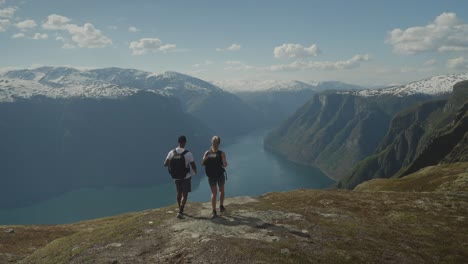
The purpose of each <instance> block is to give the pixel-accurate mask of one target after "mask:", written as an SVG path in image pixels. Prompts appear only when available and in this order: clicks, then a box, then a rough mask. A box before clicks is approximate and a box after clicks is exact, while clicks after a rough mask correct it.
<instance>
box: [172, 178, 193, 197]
mask: <svg viewBox="0 0 468 264" xmlns="http://www.w3.org/2000/svg"><path fill="white" fill-rule="evenodd" d="M175 185H176V189H177V193H186V192H187V193H189V192H191V191H192V178H188V179H182V180H175Z"/></svg>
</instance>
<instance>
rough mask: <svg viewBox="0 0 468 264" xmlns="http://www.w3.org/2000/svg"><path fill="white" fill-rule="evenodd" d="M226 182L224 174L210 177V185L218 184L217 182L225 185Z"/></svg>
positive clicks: (219, 184)
mask: <svg viewBox="0 0 468 264" xmlns="http://www.w3.org/2000/svg"><path fill="white" fill-rule="evenodd" d="M225 182H226V178H225V177H224V175H221V176H219V177H213V178H210V177H208V183H209V184H210V187H213V186H216V184H218V186H223V185H224V183H225Z"/></svg>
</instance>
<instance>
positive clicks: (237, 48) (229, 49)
mask: <svg viewBox="0 0 468 264" xmlns="http://www.w3.org/2000/svg"><path fill="white" fill-rule="evenodd" d="M240 49H241V45H239V44H236V43H234V44H232V45H231V46H229V47H227V48H225V49H222V48H217V49H216V51H238V50H240Z"/></svg>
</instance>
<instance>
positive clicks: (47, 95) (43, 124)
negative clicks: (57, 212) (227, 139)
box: [0, 67, 254, 209]
mask: <svg viewBox="0 0 468 264" xmlns="http://www.w3.org/2000/svg"><path fill="white" fill-rule="evenodd" d="M182 100H185V101H186V102H185V103H182ZM223 109H224V110H225V111H221V110H223ZM194 115H199V116H203V117H204V121H201V120H200V119H199V118H197V117H196V116H194ZM253 116H254V114H253V113H251V112H249V108H248V106H246V105H245V103H243V102H242V101H241V100H240V99H239V98H238V97H236V96H234V95H232V94H229V93H227V92H224V91H223V90H221V89H219V88H217V87H215V86H213V85H210V84H207V83H206V82H203V81H201V80H198V79H195V78H192V77H190V76H186V75H182V74H178V73H173V72H168V73H164V74H160V75H151V74H149V73H146V72H142V71H137V70H127V69H118V68H108V69H94V70H78V69H73V68H64V67H40V68H37V69H32V70H15V71H8V72H5V73H2V74H1V75H0V158H1V160H2V162H1V163H0V165H1V166H0V174H1V175H2V177H1V181H2V183H1V184H0V209H2V208H15V207H18V206H27V205H29V204H31V203H37V202H40V201H42V200H44V199H48V198H50V197H53V196H55V195H57V194H60V193H63V192H67V191H71V190H75V189H79V188H88V187H91V188H98V187H105V186H125V187H127V186H145V185H151V184H160V183H166V182H169V181H170V178H169V176H168V173H167V171H166V169H165V168H163V167H162V162H163V160H164V158H165V157H166V155H167V152H168V151H169V150H170V149H172V148H174V147H175V146H176V144H177V142H176V139H177V137H178V135H180V134H184V135H186V136H187V137H188V140H189V143H188V146H187V147H188V149H191V150H194V155H195V156H196V157H199V156H200V155H201V153H198V151H199V150H202V149H206V147H207V145H209V142H210V138H211V137H212V135H213V134H215V133H221V131H222V130H229V133H226V134H229V135H232V134H236V133H240V132H241V131H245V130H246V129H249V126H247V125H246V126H245V127H244V124H246V123H248V122H249V121H248V120H249V119H250V118H253ZM216 118H218V119H216ZM213 120H214V121H215V123H212V125H213V126H217V130H216V131H214V130H213V129H211V128H209V127H208V126H207V125H206V124H205V123H211V122H212V121H213ZM226 120H228V121H229V120H236V122H228V121H226ZM206 121H208V122H206ZM251 123H252V122H251ZM226 124H227V125H226ZM236 126H239V128H237V127H236Z"/></svg>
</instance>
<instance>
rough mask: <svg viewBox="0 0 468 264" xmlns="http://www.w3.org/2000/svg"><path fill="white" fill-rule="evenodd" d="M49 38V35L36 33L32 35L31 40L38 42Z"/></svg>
mask: <svg viewBox="0 0 468 264" xmlns="http://www.w3.org/2000/svg"><path fill="white" fill-rule="evenodd" d="M47 38H49V35H47V34H45V33H44V34H41V33H36V34H34V36H33V37H32V39H35V40H39V39H47Z"/></svg>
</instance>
